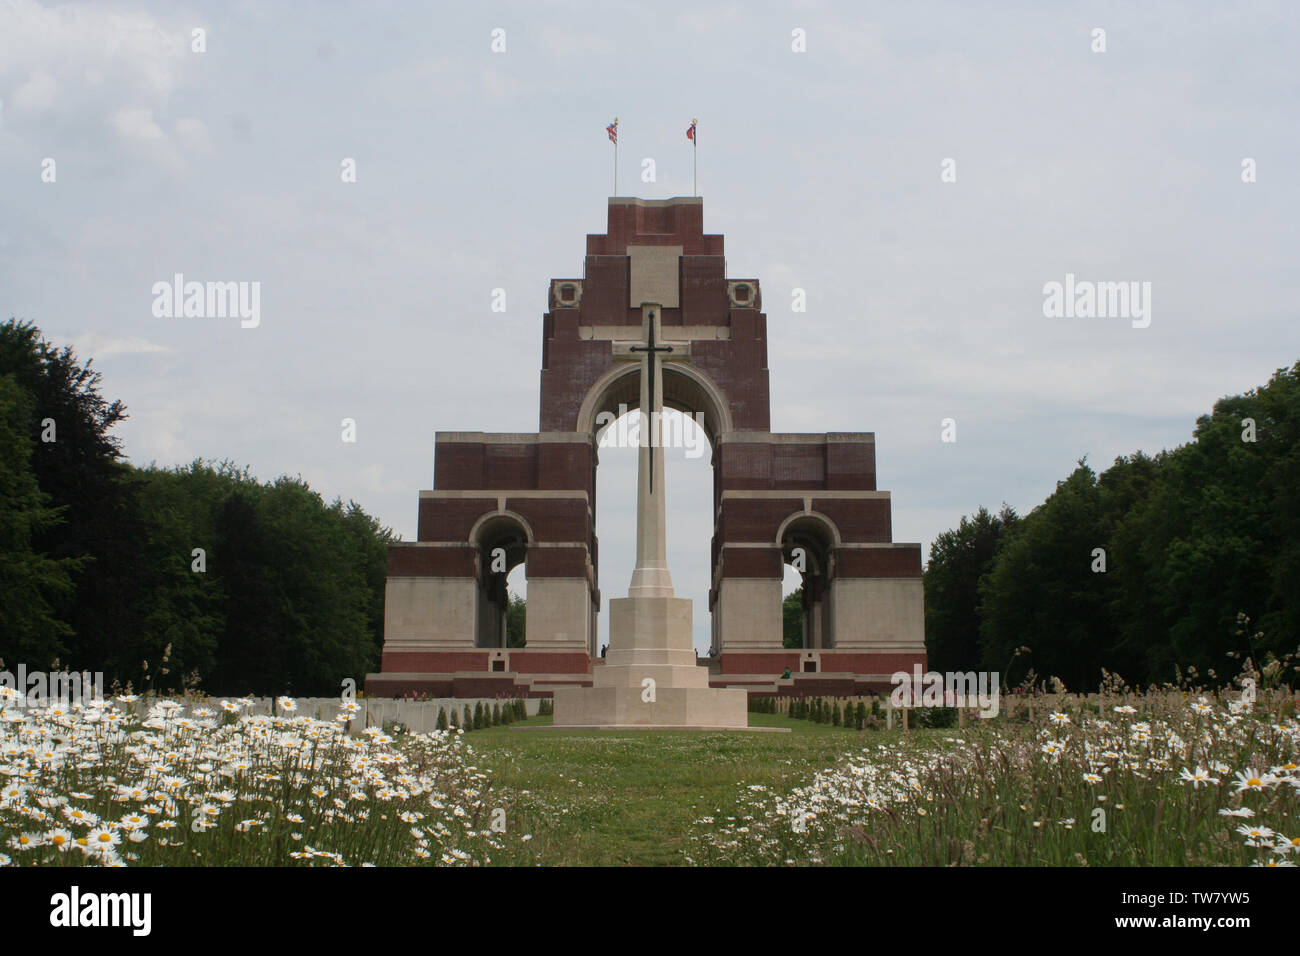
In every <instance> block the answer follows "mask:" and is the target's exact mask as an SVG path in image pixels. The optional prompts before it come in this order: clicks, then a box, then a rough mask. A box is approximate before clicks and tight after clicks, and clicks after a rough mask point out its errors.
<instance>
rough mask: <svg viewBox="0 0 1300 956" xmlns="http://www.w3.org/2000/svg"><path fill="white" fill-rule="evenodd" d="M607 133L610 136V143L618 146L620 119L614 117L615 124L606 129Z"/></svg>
mask: <svg viewBox="0 0 1300 956" xmlns="http://www.w3.org/2000/svg"><path fill="white" fill-rule="evenodd" d="M605 132H606V133H608V134H609V141H610V142H611V143H613V144H614V145H615V146H617V145H618V117H617V116H615V117H614V122H612V123H610V124H609V125H608V126H606V127H605Z"/></svg>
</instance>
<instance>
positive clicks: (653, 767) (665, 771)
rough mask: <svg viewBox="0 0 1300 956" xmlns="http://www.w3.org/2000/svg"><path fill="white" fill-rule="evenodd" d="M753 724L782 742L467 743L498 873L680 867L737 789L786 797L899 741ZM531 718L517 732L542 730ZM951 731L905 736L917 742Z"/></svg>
mask: <svg viewBox="0 0 1300 956" xmlns="http://www.w3.org/2000/svg"><path fill="white" fill-rule="evenodd" d="M749 719H750V724H751V725H752V726H761V727H788V728H790V730H791V733H788V734H762V733H759V734H755V733H743V732H742V733H736V732H726V731H705V732H699V731H695V732H688V731H650V730H642V731H573V732H563V731H543V732H538V733H529V732H527V731H523V732H521V731H516V730H511V729H509V728H508V727H492V728H488V729H485V730H476V731H473V732H471V733H468V734H466V735H465V740H466V742H467V743H468V744H469V745H470V747H472V748H473V750H474V753H475V762H476V763H477V765H478V766H479V767H480V768H482V769H485V770H488V771H489V772H490V773H491V775H492V791H491V794H492V796H494V797H495V799H497V800H498V801H499V805H500V806H502V807H503V808H504V809H505V811H506V825H507V833H509V834H511V835H512V836H513V837H515V838H516V839H517V838H518V837H519V836H521V835H523V834H528V833H531V834H532V839H531V840H530V841H528V842H526V843H522V844H520V843H516V839H507V840H506V843H507V845H508V846H510V847H516V846H517V847H519V850H518V851H517V852H516V851H513V850H512V851H510V852H507V853H506V854H505V855H504V856H501V855H497V856H495V857H494V862H502V863H511V864H529V863H540V864H543V865H587V866H605V865H624V864H636V865H665V864H666V865H681V864H683V863H684V862H685V860H684V859H683V855H682V854H683V851H684V850H685V851H687V852H689V849H690V848H689V846H688V840H687V833H688V831H689V830H690V824H691V822H692V821H693V820H696V819H699V818H700V817H701V816H706V815H707V816H714V817H717V818H719V819H724V818H725V817H727V816H728V815H732V814H733V813H734V808H735V807H736V805H737V799H738V797H739V796H740V795H741V793H742V792H743V791H744V788H745V787H746V786H748V785H751V784H762V785H764V786H766V787H769V788H776V789H779V790H788V789H790V788H792V787H795V786H800V785H803V784H807V783H808V782H809V781H811V779H812V776H813V774H814V773H815V772H816V771H817V770H819V769H821V768H824V767H830V766H833V765H834V764H835V763H836V762H837V761H838V760H839V758H840V757H842V756H843V755H844V754H846V753H848V752H851V751H858V750H861V749H862V748H863V747H868V746H874V745H875V744H877V743H884V742H886V741H889V742H893V741H896V740H898V739H899V737H900V736H901V733H900V732H899V731H893V732H887V731H864V732H859V731H857V730H849V729H846V728H843V727H834V726H829V725H824V724H815V723H812V722H811V721H806V720H790V719H788V718H786V717H782V716H779V715H775V714H750V715H749ZM550 722H551V718H550V717H549V716H546V717H532V718H529V719H528V720H527V721H523V722H520V723H516V724H514V725H513V726H515V727H521V726H524V727H526V726H543V725H546V724H549V723H550ZM951 733H952V732H951V731H925V730H913V731H909V732H908V738H909V739H915V740H917V741H918V742H919V741H920V740H922V739H926V738H927V737H929V736H933V735H951Z"/></svg>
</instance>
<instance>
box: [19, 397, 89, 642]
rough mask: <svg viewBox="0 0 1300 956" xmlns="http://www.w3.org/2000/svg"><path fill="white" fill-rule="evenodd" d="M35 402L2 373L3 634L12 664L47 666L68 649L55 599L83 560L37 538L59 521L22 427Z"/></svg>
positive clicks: (68, 631)
mask: <svg viewBox="0 0 1300 956" xmlns="http://www.w3.org/2000/svg"><path fill="white" fill-rule="evenodd" d="M32 418H33V415H32V410H31V401H30V399H29V398H28V396H27V394H26V393H25V392H24V391H23V390H22V389H21V388H20V387H19V386H18V385H17V384H16V382H15V381H14V378H13V376H12V375H5V376H3V377H0V634H3V635H4V640H5V643H4V649H3V654H5V655H8V656H9V657H10V658H11V660H10V663H11V665H14V664H17V663H18V662H20V661H21V662H28V661H31V662H38V663H40V664H41V665H47V664H49V663H50V662H51V661H53V660H55V659H56V658H59V657H60V656H61V655H63V654H64V652H65V646H64V643H63V640H64V638H66V637H68V636H69V635H71V633H72V629H71V628H70V627H68V625H67V624H65V623H64V622H63V621H61V620H59V619H58V617H57V616H56V615H55V612H54V606H53V602H55V601H57V600H59V599H60V598H63V597H65V596H66V595H67V594H69V593H70V592H71V590H72V579H71V577H70V573H71V572H72V571H75V570H76V569H77V568H78V567H79V564H80V562H78V561H77V560H76V559H74V558H62V559H54V558H51V557H49V556H48V555H46V554H43V553H40V552H39V551H37V550H36V546H35V541H36V539H37V538H38V536H39V535H40V534H41V532H42V531H44V530H45V529H46V528H48V527H50V526H51V525H53V524H55V523H56V522H58V521H59V516H60V512H59V511H58V510H56V509H53V508H50V507H49V506H48V502H49V496H48V495H46V494H45V493H43V492H42V491H41V487H40V484H39V482H38V481H37V480H36V475H35V473H34V472H33V471H32V467H31V458H32V445H33V441H32V439H31V438H29V437H28V435H27V434H25V432H24V431H23V430H22V429H21V427H20V425H21V423H29V422H31V421H32Z"/></svg>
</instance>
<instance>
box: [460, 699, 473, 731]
mask: <svg viewBox="0 0 1300 956" xmlns="http://www.w3.org/2000/svg"><path fill="white" fill-rule="evenodd" d="M464 711H465V712H464V716H463V717H462V718H461V721H460V725H461V727H463V728H464V729H465V730H473V729H474V728H475V727H476V726H477V725H476V724H475V723H474V715H473V713H472V712H471V711H470V709H469V704H466V705H465V708H464Z"/></svg>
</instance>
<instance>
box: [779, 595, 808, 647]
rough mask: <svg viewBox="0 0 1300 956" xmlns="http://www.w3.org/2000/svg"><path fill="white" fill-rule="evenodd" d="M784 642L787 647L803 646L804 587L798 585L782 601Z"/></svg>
mask: <svg viewBox="0 0 1300 956" xmlns="http://www.w3.org/2000/svg"><path fill="white" fill-rule="evenodd" d="M781 633H782V635H783V640H782V643H783V645H784V646H785V647H787V648H792V649H798V648H801V647H803V588H802V587H797V588H795V589H794V590H793V591H791V592H790V593H789V594H787V595H786V596H785V600H783V601H782V602H781Z"/></svg>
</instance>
